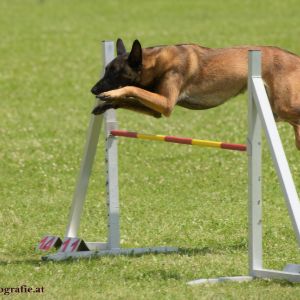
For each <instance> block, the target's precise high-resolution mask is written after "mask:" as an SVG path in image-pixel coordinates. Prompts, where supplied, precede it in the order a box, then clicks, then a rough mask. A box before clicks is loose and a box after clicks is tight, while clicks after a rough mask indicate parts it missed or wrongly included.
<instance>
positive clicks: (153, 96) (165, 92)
mask: <svg viewBox="0 0 300 300" xmlns="http://www.w3.org/2000/svg"><path fill="white" fill-rule="evenodd" d="M169 75H172V76H169ZM180 87H181V78H180V77H179V75H178V74H168V75H166V76H165V78H164V79H163V80H162V81H161V83H160V85H159V86H158V88H157V92H158V93H153V92H150V91H147V90H144V89H141V88H138V87H135V86H126V87H123V88H120V89H116V90H112V91H108V92H104V93H102V94H100V95H99V96H98V98H100V99H102V100H109V101H111V100H113V101H122V99H124V98H127V97H133V98H135V99H137V101H139V102H140V103H141V104H143V105H145V106H146V107H148V108H150V109H152V110H154V111H156V112H159V113H161V114H163V115H164V116H166V117H168V116H170V114H171V112H172V110H173V108H174V106H175V105H176V102H177V98H178V95H179V91H180Z"/></svg>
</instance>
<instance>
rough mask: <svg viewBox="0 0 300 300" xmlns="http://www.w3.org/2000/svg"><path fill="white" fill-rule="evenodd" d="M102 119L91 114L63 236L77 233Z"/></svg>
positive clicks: (74, 235)
mask: <svg viewBox="0 0 300 300" xmlns="http://www.w3.org/2000/svg"><path fill="white" fill-rule="evenodd" d="M97 103H98V101H97ZM102 121H103V116H102V115H98V116H95V115H91V119H90V124H89V129H88V132H87V139H86V144H85V150H84V154H83V159H82V162H81V167H80V171H79V176H78V179H77V183H76V188H75V192H74V196H73V202H72V206H71V209H70V215H69V223H68V226H67V229H66V233H65V237H77V235H78V229H79V225H80V217H81V213H82V210H83V204H84V200H85V196H86V192H87V188H88V183H89V178H90V174H91V170H92V166H93V162H94V158H95V154H96V150H97V144H98V140H99V134H100V129H101V125H102Z"/></svg>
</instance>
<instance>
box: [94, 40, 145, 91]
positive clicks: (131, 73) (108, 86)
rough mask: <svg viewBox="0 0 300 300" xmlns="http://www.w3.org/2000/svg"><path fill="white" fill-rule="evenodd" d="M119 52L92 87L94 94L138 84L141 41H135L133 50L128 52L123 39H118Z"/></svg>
mask: <svg viewBox="0 0 300 300" xmlns="http://www.w3.org/2000/svg"><path fill="white" fill-rule="evenodd" d="M117 54H118V56H117V57H116V58H115V59H114V60H112V61H111V62H110V63H109V64H108V65H107V66H106V68H105V73H104V76H103V78H101V79H100V80H99V81H98V82H97V83H96V84H95V86H94V87H93V88H92V90H91V92H92V93H93V94H94V95H99V94H101V93H103V92H107V91H110V90H114V89H118V88H121V87H124V86H128V85H131V86H138V82H139V80H140V73H141V71H140V70H141V65H142V48H141V45H140V43H139V42H138V41H137V40H136V41H134V43H133V46H132V49H131V52H130V53H129V54H127V53H126V50H125V47H124V44H123V42H122V40H120V39H118V41H117Z"/></svg>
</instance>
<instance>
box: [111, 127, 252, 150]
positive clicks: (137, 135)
mask: <svg viewBox="0 0 300 300" xmlns="http://www.w3.org/2000/svg"><path fill="white" fill-rule="evenodd" d="M110 133H111V135H113V136H121V137H128V138H135V139H142V140H150V141H159V142H169V143H176V144H185V145H193V146H200V147H211V148H220V149H227V150H235V151H246V150H247V146H246V145H245V144H232V143H224V142H215V141H207V140H198V139H192V138H184V137H177V136H167V135H156V134H143V133H138V132H132V131H126V130H112V131H111V132H110Z"/></svg>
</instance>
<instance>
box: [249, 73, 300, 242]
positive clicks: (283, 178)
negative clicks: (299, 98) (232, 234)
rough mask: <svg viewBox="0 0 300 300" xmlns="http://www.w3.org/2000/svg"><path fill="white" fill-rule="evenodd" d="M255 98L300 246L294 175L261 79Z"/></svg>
mask: <svg viewBox="0 0 300 300" xmlns="http://www.w3.org/2000/svg"><path fill="white" fill-rule="evenodd" d="M251 85H252V87H253V97H254V100H255V104H256V107H257V111H258V113H259V117H260V119H261V120H262V124H263V127H264V130H265V133H266V137H267V141H268V144H269V148H270V152H271V156H272V159H273V163H274V166H275V169H276V172H277V176H278V179H279V183H280V186H281V190H282V192H283V195H284V198H285V201H286V206H287V208H288V212H289V216H290V219H291V221H292V225H293V229H294V232H295V235H296V238H297V241H298V244H299V245H300V202H299V197H298V194H297V190H296V187H295V184H294V181H293V178H292V174H291V171H290V168H289V165H288V162H287V159H286V156H285V153H284V150H283V147H282V143H281V140H280V136H279V133H278V130H277V127H276V124H275V120H274V117H273V113H272V110H271V107H270V104H269V101H268V96H267V93H266V90H265V86H264V84H263V81H262V79H261V78H255V77H253V78H252V82H251Z"/></svg>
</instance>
